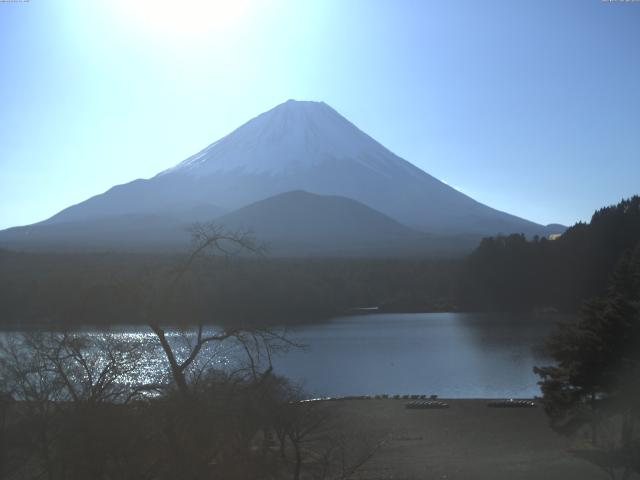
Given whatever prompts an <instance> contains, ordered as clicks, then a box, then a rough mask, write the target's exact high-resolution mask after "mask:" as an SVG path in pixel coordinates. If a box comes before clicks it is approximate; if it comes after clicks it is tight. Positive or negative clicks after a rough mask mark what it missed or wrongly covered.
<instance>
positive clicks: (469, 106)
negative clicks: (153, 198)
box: [0, 0, 640, 228]
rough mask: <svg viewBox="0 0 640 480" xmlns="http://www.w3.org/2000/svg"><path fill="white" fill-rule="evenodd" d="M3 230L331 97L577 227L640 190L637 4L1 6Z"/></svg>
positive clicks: (492, 198)
mask: <svg viewBox="0 0 640 480" xmlns="http://www.w3.org/2000/svg"><path fill="white" fill-rule="evenodd" d="M0 41H1V42H2V48H0V66H1V70H0V73H1V74H0V120H1V124H2V128H1V129H0V228H4V227H9V226H14V225H20V224H28V223H32V222H35V221H39V220H42V219H44V218H47V217H49V216H51V215H53V214H54V213H56V212H57V211H59V210H61V209H62V208H64V207H66V206H68V205H70V204H73V203H77V202H80V201H82V200H84V199H86V198H88V197H90V196H92V195H95V194H97V193H101V192H103V191H105V190H107V189H108V188H109V187H111V186H113V185H115V184H119V183H125V182H128V181H130V180H133V179H135V178H146V177H150V176H152V175H154V174H155V173H157V172H158V171H160V170H163V169H165V168H167V167H170V166H172V165H174V164H176V163H178V162H179V161H181V160H183V159H185V158H186V157H188V156H189V155H191V154H193V153H195V152H196V151H198V150H200V149H201V148H203V147H204V146H206V145H208V144H210V143H212V142H213V141H215V140H216V139H218V138H219V137H221V136H223V135H225V134H226V133H228V132H229V131H231V130H232V129H234V128H235V127H237V126H239V125H240V124H242V123H244V122H245V121H246V120H248V119H249V118H251V117H254V116H255V115H257V114H259V113H261V112H262V111H265V110H267V109H269V108H271V107H273V106H275V105H277V104H279V103H281V102H283V101H285V100H287V99H289V98H295V99H299V100H323V101H325V102H327V103H328V104H329V105H331V106H333V107H334V108H335V109H336V110H338V111H339V112H340V113H342V114H343V115H344V116H346V117H347V118H348V119H349V120H351V121H352V122H353V123H355V124H356V125H357V126H358V127H360V128H361V129H362V130H364V131H365V132H367V133H368V134H370V135H371V136H373V137H374V138H376V139H377V140H379V141H380V142H381V143H382V144H384V145H385V146H386V147H388V148H389V149H390V150H392V151H393V152H395V153H396V154H398V155H400V156H402V157H403V158H405V159H407V160H409V161H410V162H412V163H414V164H416V165H417V166H419V167H421V168H422V169H424V170H425V171H427V172H429V173H430V174H432V175H434V176H436V177H438V178H440V179H441V180H444V181H446V182H447V183H448V184H450V185H452V186H454V187H455V188H458V189H459V190H461V191H463V192H465V193H467V194H468V195H470V196H472V197H474V198H476V199H477V200H479V201H481V202H483V203H486V204H488V205H490V206H492V207H495V208H498V209H501V210H505V211H508V212H510V213H514V214H516V215H520V216H522V217H525V218H528V219H531V220H534V221H537V222H540V223H550V222H562V223H565V224H572V223H574V222H575V221H577V220H588V218H589V217H590V215H591V213H592V212H593V210H594V209H596V208H598V207H600V206H603V205H606V204H610V203H615V202H617V201H618V200H619V199H621V198H622V197H627V196H630V195H632V194H635V193H640V50H639V48H640V3H638V2H604V1H601V0H536V1H527V0H521V1H517V2H514V1H512V0H504V1H491V0H486V1H478V0H456V1H453V2H446V1H428V0H424V1H416V2H411V1H402V0H389V1H382V0H360V1H358V0H349V1H344V0H336V1H330V0H326V1H324V0H323V1H312V0H308V1H304V0H291V1H284V0H272V1H268V2H267V1H259V0H256V1H251V0H235V1H234V2H226V3H225V2H216V1H209V2H207V1H205V0H184V1H177V0H174V1H169V0H138V1H137V2H136V1H135V0H111V1H107V0H102V1H101V0H95V1H92V2H87V1H83V0H65V1H63V2H60V1H56V0H31V1H29V2H25V3H0Z"/></svg>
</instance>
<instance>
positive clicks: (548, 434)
mask: <svg viewBox="0 0 640 480" xmlns="http://www.w3.org/2000/svg"><path fill="white" fill-rule="evenodd" d="M444 401H445V402H447V403H448V404H449V406H450V407H449V408H447V409H437V410H409V409H406V408H405V404H406V403H407V401H406V400H395V399H389V400H343V401H338V402H326V405H327V408H331V409H335V413H336V414H337V415H338V416H339V418H340V423H341V424H342V425H344V427H345V429H348V431H349V432H359V434H360V435H362V436H363V437H366V438H368V439H370V440H371V441H378V440H382V441H383V443H382V445H381V446H380V448H379V449H378V451H377V452H376V454H375V455H374V456H373V457H372V458H371V460H369V461H368V462H367V463H366V464H364V465H363V466H362V467H361V468H360V469H359V471H358V473H357V475H356V476H355V478H359V479H371V480H381V479H394V480H399V479H403V480H409V479H447V480H454V479H491V480H499V479H505V480H507V479H509V480H514V479H545V480H556V479H557V480H561V479H562V480H566V479H574V478H575V479H584V480H590V479H593V480H597V479H605V478H609V477H608V476H607V475H606V474H605V473H604V472H603V471H601V470H600V469H598V468H597V467H595V466H592V465H591V464H589V463H587V462H585V461H584V460H580V459H578V458H576V457H575V456H573V455H572V454H571V453H570V451H569V449H570V448H571V447H573V446H575V443H573V444H572V443H571V442H570V441H569V440H568V439H566V438H564V437H562V436H559V435H557V434H556V433H554V432H553V431H552V430H551V428H550V427H549V425H548V420H547V418H546V416H545V413H544V411H543V409H542V408H541V407H540V406H538V407H537V408H489V407H487V402H488V401H487V400H444Z"/></svg>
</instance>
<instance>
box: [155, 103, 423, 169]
mask: <svg viewBox="0 0 640 480" xmlns="http://www.w3.org/2000/svg"><path fill="white" fill-rule="evenodd" d="M331 160H338V161H339V160H343V161H347V160H349V161H354V162H356V163H358V164H360V165H361V166H363V167H365V168H368V169H370V170H372V171H373V172H376V173H378V174H380V175H388V173H387V172H386V170H387V169H389V168H390V167H391V168H392V167H394V166H395V167H397V166H398V165H397V164H398V163H399V164H400V166H401V167H404V168H405V169H407V171H411V170H412V168H411V165H410V164H408V163H406V164H405V162H403V161H401V160H400V159H399V158H398V157H396V156H395V155H393V154H392V153H391V152H390V151H389V150H387V149H386V148H384V147H383V146H382V145H380V144H379V143H378V142H376V141H375V140H374V139H372V138H371V137H369V136H368V135H367V134H366V133H364V132H362V131H361V130H359V129H358V128H357V127H356V126H355V125H353V124H352V123H351V122H349V121H348V120H347V119H346V118H344V117H343V116H341V115H340V114H339V113H338V112H336V111H335V110H334V109H333V108H331V107H330V106H328V105H327V104H326V103H324V102H308V101H302V102H301V101H295V100H288V101H287V102H285V103H283V104H281V105H278V106H277V107H275V108H272V109H271V110H269V111H267V112H265V113H263V114H261V115H258V116H257V117H256V118H254V119H252V120H250V121H249V122H247V123H245V124H244V125H242V126H241V127H239V128H237V129H236V130H234V131H233V132H231V133H230V134H229V135H227V136H226V137H223V138H222V139H220V140H218V141H217V142H215V143H213V144H211V145H209V146H208V147H207V148H205V149H204V150H202V151H201V152H198V153H197V154H195V155H193V156H192V157H189V158H188V159H186V160H185V161H183V162H181V163H179V164H178V165H176V166H175V167H173V168H170V169H169V170H165V171H164V172H161V173H160V174H159V175H166V174H171V173H186V174H188V175H193V176H198V177H202V176H207V175H211V174H215V173H220V172H230V171H240V172H243V173H249V174H263V173H266V174H272V175H280V174H285V173H288V172H292V171H296V170H300V169H303V168H310V167H318V166H320V165H322V164H323V163H324V162H327V161H331Z"/></svg>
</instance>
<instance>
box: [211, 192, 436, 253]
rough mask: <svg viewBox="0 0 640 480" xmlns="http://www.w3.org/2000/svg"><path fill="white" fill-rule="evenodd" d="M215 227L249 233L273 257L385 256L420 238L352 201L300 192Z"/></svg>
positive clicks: (234, 215)
mask: <svg viewBox="0 0 640 480" xmlns="http://www.w3.org/2000/svg"><path fill="white" fill-rule="evenodd" d="M216 222H217V223H220V224H222V225H225V226H226V227H227V228H230V229H233V230H250V231H252V232H253V233H254V234H255V236H256V238H257V239H258V240H260V241H262V242H266V243H267V244H268V246H269V247H270V251H271V252H272V253H276V254H292V253H294V254H325V255H326V254H335V255H343V254H344V253H345V252H351V253H356V252H360V253H365V252H369V253H374V252H378V253H383V252H386V253H387V254H391V253H393V252H394V251H397V250H398V249H400V248H401V247H403V246H407V245H409V244H411V245H414V246H418V245H419V242H420V240H421V239H422V238H423V237H425V236H426V235H424V234H421V233H420V232H417V231H415V230H412V229H410V228H408V227H405V226H404V225H401V224H400V223H398V222H396V221H395V220H393V219H391V218H389V217H387V216H386V215H383V214H382V213H380V212H377V211H375V210H373V209H371V208H369V207H367V206H365V205H363V204H361V203H359V202H357V201H355V200H351V199H349V198H344V197H337V196H326V195H317V194H312V193H308V192H304V191H293V192H287V193H283V194H279V195H276V196H273V197H270V198H267V199H265V200H261V201H259V202H256V203H253V204H251V205H248V206H245V207H242V208H240V209H238V210H236V211H234V212H231V213H229V214H227V215H223V216H222V217H220V218H218V219H216Z"/></svg>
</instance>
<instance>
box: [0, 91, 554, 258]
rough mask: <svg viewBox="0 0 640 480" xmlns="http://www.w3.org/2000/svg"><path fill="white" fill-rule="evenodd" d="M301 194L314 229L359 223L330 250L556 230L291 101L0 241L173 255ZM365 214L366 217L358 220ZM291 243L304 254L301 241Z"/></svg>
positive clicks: (310, 105)
mask: <svg viewBox="0 0 640 480" xmlns="http://www.w3.org/2000/svg"><path fill="white" fill-rule="evenodd" d="M300 191H303V192H307V193H309V194H315V196H314V197H304V198H313V201H307V202H303V204H304V205H307V206H308V208H309V209H313V211H312V210H309V218H312V217H314V216H317V214H318V211H320V210H324V209H327V211H332V212H334V213H335V212H337V211H338V210H339V209H338V210H336V198H341V199H343V200H344V202H345V203H344V207H345V208H347V209H349V210H353V211H354V216H352V217H343V219H342V220H341V221H335V222H328V223H327V228H328V229H329V230H326V231H325V233H326V234H327V237H328V238H333V237H335V235H333V234H332V232H333V233H336V234H337V233H338V232H342V231H346V230H349V231H353V232H358V231H361V232H365V231H366V232H367V235H369V237H368V238H369V239H370V240H375V239H376V238H385V239H387V240H388V237H389V236H388V235H387V234H386V233H385V232H388V231H389V230H391V231H393V232H395V233H396V235H395V236H396V238H397V237H399V236H403V235H402V233H400V232H403V233H404V234H406V235H404V237H406V238H409V237H411V238H413V239H414V240H415V238H417V237H419V236H420V235H422V236H423V237H425V238H426V236H427V235H428V236H429V237H430V238H433V236H443V237H449V238H451V237H458V238H460V237H466V238H475V239H477V238H479V237H480V236H486V235H495V234H498V233H513V232H517V233H525V234H527V235H534V234H538V235H546V234H549V233H558V228H557V227H551V226H549V227H545V226H542V225H538V224H536V223H533V222H530V221H528V220H525V219H522V218H519V217H516V216H514V215H510V214H508V213H505V212H501V211H498V210H495V209H493V208H490V207H488V206H486V205H483V204H481V203H479V202H477V201H475V200H474V199H472V198H470V197H468V196H467V195H464V194H463V193H461V192H459V191H457V190H455V189H453V188H451V187H449V186H448V185H447V184H445V183H443V182H441V181H440V180H438V179H436V178H434V177H432V176H431V175H429V174H428V173H426V172H424V171H423V170H421V169H419V168H417V167H416V166H414V165H413V164H411V163H409V162H407V161H406V160H404V159H402V158H400V157H398V156H397V155H395V154H393V153H392V152H391V151H389V150H388V149H387V148H385V147H384V146H383V145H381V144H380V143H378V142H377V141H375V140H374V139H373V138H371V137H370V136H368V135H367V134H366V133H364V132H362V131H361V130H359V129H358V128H357V127H356V126H355V125H353V124H352V123H351V122H349V121H348V120H347V119H346V118H344V117H343V116H341V115H340V114H339V113H338V112H336V111H335V110H334V109H333V108H331V107H330V106H328V105H327V104H325V103H324V102H309V101H294V100H289V101H287V102H285V103H283V104H280V105H278V106H276V107H275V108H273V109H271V110H269V111H267V112H265V113H263V114H261V115H258V116H257V117H255V118H253V119H252V120H250V121H248V122H247V123H245V124H244V125H242V126H240V127H239V128H237V129H236V130H234V131H233V132H231V133H230V134H228V135H227V136H225V137H223V138H221V139H220V140H218V141H217V142H215V143H212V144H211V145H209V146H208V147H206V148H205V149H204V150H202V151H200V152H198V153H197V154H195V155H193V156H192V157H190V158H188V159H186V160H184V161H183V162H181V163H179V164H177V165H176V166H174V167H173V168H170V169H168V170H165V171H163V172H160V173H158V174H157V175H156V176H154V177H152V178H150V179H138V180H134V181H132V182H130V183H127V184H124V185H118V186H115V187H113V188H111V189H110V190H108V191H107V192H105V193H102V194H100V195H97V196H94V197H92V198H89V199H88V200H86V201H84V202H82V203H79V204H77V205H73V206H71V207H68V208H66V209H64V210H62V211H61V212H59V213H58V214H56V215H54V216H53V217H51V218H49V219H48V220H45V221H43V222H40V223H38V224H34V225H31V226H27V227H17V228H12V229H8V230H5V231H3V232H0V246H1V245H4V246H10V247H11V248H15V247H21V246H22V247H27V248H28V247H30V246H40V247H43V246H45V245H49V246H54V247H61V246H69V247H71V246H72V245H73V246H74V247H79V246H86V247H92V246H96V247H97V246H98V244H99V246H100V247H109V246H114V247H118V248H126V247H127V246H128V245H129V244H130V243H131V244H136V245H137V246H138V247H140V248H144V246H145V244H146V242H150V243H149V244H152V243H153V244H154V245H156V246H158V245H162V246H165V247H168V246H170V245H174V244H177V243H180V242H179V241H178V240H177V239H178V238H181V236H183V234H182V233H181V232H182V228H183V227H184V225H186V224H189V223H191V222H193V221H206V220H213V219H218V218H219V219H220V221H221V222H223V221H224V220H225V218H226V219H227V220H229V219H233V222H232V223H234V224H242V225H244V226H246V227H248V228H253V227H254V225H252V224H251V221H254V222H255V221H256V218H257V217H255V215H254V217H253V218H254V219H253V220H251V218H249V217H250V216H249V217H247V219H246V220H243V219H242V215H243V212H245V213H246V210H247V209H246V208H244V209H243V207H248V206H250V205H252V204H255V203H257V202H261V201H266V200H268V199H269V198H270V197H273V196H277V195H281V194H284V193H286V192H300ZM299 196H300V194H299V193H298V195H289V196H285V197H283V198H284V200H283V199H282V198H281V199H280V200H279V201H277V202H270V203H269V208H266V209H265V211H267V212H269V213H270V214H272V215H275V216H278V217H283V216H284V217H286V216H287V214H286V213H283V212H286V208H285V207H284V204H285V203H286V200H287V199H288V200H289V201H290V202H296V201H298V200H299ZM356 204H357V208H356V207H355V206H354V205H356ZM278 208H279V209H280V211H279V212H276V210H278ZM236 210H237V212H236ZM255 210H256V209H255V208H253V209H249V211H255ZM365 210H373V212H368V214H366V215H365V214H364V213H363V212H365ZM357 212H359V213H360V215H357V214H356V213H357ZM297 213H298V214H299V215H302V214H301V212H300V211H299V210H298V211H297ZM303 216H304V215H303ZM321 217H322V215H321ZM325 217H326V215H325ZM300 218H302V217H300ZM323 218H324V217H323ZM374 218H375V219H376V221H375V222H373V224H375V228H373V227H372V225H373V224H372V223H371V222H372V221H373V219H374ZM383 220H384V221H383ZM260 221H261V224H263V225H264V224H266V223H268V222H269V218H268V217H264V216H261V217H260ZM300 221H302V220H300V219H299V221H298V223H297V224H298V225H299V222H300ZM341 222H342V223H341ZM275 223H276V224H278V225H280V226H281V228H280V230H278V231H275V230H273V229H271V231H270V236H271V238H272V239H275V240H274V241H275V242H276V243H277V242H278V238H280V237H283V238H282V240H286V237H287V236H288V235H289V233H290V232H289V231H287V228H289V229H291V228H294V226H293V224H289V225H287V224H286V222H284V223H283V222H282V221H280V220H278V221H277V222H275ZM290 223H291V222H290ZM329 224H331V225H330V227H329ZM365 224H366V225H365ZM315 230H316V233H317V230H318V228H315ZM94 231H95V232H96V233H95V235H94V234H93V233H92V232H94ZM99 232H101V233H99ZM81 233H82V234H81ZM354 234H355V233H354ZM279 236H280V237H279ZM339 236H340V238H341V239H342V241H345V238H344V235H339ZM297 240H299V243H298V244H299V245H300V244H301V243H300V242H302V244H304V240H305V239H304V238H298V239H297ZM285 243H286V242H285ZM392 243H393V242H392ZM426 243H427V244H428V243H429V242H426ZM330 249H331V250H333V251H335V249H336V246H335V245H334V246H330ZM300 252H304V248H302V250H300Z"/></svg>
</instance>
